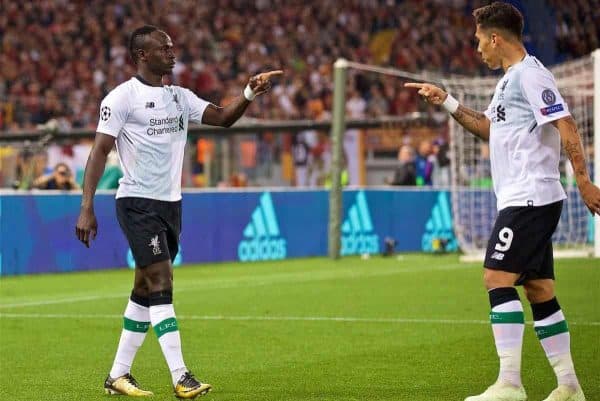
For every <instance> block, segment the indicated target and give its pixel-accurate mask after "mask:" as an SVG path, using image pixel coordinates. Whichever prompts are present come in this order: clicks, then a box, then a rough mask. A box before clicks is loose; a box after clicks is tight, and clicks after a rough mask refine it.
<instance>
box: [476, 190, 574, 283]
mask: <svg viewBox="0 0 600 401" xmlns="http://www.w3.org/2000/svg"><path fill="white" fill-rule="evenodd" d="M562 205H563V201H562V200H561V201H558V202H555V203H550V204H548V205H544V206H524V207H519V206H518V207H507V208H504V209H502V210H501V211H500V213H498V218H497V219H496V223H495V224H494V229H493V230H492V234H491V236H490V239H489V241H488V245H487V251H486V254H485V263H484V267H486V268H488V269H493V270H502V271H507V272H511V273H519V274H520V275H521V276H520V278H519V279H518V281H517V282H516V284H523V283H524V282H525V281H527V280H532V279H544V278H547V279H554V256H553V254H552V235H553V234H554V231H555V230H556V226H557V225H558V221H559V219H560V214H561V212H562Z"/></svg>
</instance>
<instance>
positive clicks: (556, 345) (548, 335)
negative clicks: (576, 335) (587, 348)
mask: <svg viewBox="0 0 600 401" xmlns="http://www.w3.org/2000/svg"><path fill="white" fill-rule="evenodd" d="M534 327H535V332H536V334H537V336H538V338H539V339H540V343H541V344H542V348H544V351H545V352H546V356H547V357H548V361H549V362H550V365H551V366H552V369H554V373H555V374H556V379H557V381H558V385H559V386H560V385H566V386H569V387H571V388H574V389H579V387H580V386H579V381H578V380H577V375H576V374H575V367H574V365H573V359H572V358H571V335H570V334H569V328H568V326H567V322H566V320H565V316H564V315H563V313H562V311H561V310H559V311H558V312H555V313H553V314H552V315H550V316H548V317H546V318H545V319H542V320H539V321H537V320H536V321H535V323H534Z"/></svg>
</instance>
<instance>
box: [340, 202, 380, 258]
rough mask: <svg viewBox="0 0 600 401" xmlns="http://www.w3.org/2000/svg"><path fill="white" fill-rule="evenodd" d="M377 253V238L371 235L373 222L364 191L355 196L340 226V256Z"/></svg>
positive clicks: (375, 235)
mask: <svg viewBox="0 0 600 401" xmlns="http://www.w3.org/2000/svg"><path fill="white" fill-rule="evenodd" d="M378 252H379V236H378V235H377V234H375V233H373V222H372V221H371V213H370V212H369V206H368V205H367V197H366V195H365V193H364V191H360V192H359V193H358V194H357V195H356V201H355V202H354V204H353V205H352V206H350V209H349V210H348V217H346V220H344V223H343V224H342V250H341V254H342V255H356V254H363V253H369V254H370V253H378Z"/></svg>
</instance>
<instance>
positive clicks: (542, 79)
mask: <svg viewBox="0 0 600 401" xmlns="http://www.w3.org/2000/svg"><path fill="white" fill-rule="evenodd" d="M485 115H486V116H487V117H488V118H489V119H490V122H491V123H490V161H491V164H492V180H493V182H494V192H495V193H496V198H497V200H498V210H502V209H504V208H506V207H509V206H543V205H547V204H549V203H553V202H557V201H559V200H561V199H565V198H566V194H565V191H564V189H563V187H562V185H561V183H560V174H559V171H558V165H559V160H560V135H559V132H558V130H557V129H556V128H555V127H554V126H553V125H552V124H548V123H549V122H551V121H554V120H558V119H560V118H563V117H565V116H569V115H570V113H569V108H568V107H567V104H566V103H565V101H564V100H563V98H562V96H561V95H560V93H559V92H558V89H557V88H556V82H555V81H554V77H553V76H552V73H551V72H550V71H548V70H547V69H546V68H545V67H544V66H543V65H542V63H540V62H539V60H537V59H536V58H535V57H533V56H530V55H527V56H525V58H524V59H523V61H521V62H519V63H517V64H515V65H513V66H511V67H510V68H509V69H508V71H506V74H504V76H503V77H502V79H501V80H500V81H499V82H498V85H496V91H495V93H494V97H493V98H492V102H491V103H490V105H489V107H488V109H487V110H486V111H485Z"/></svg>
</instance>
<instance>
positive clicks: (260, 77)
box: [248, 70, 283, 96]
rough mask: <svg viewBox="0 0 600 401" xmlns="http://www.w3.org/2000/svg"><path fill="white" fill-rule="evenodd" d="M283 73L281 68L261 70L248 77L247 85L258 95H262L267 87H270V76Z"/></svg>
mask: <svg viewBox="0 0 600 401" xmlns="http://www.w3.org/2000/svg"><path fill="white" fill-rule="evenodd" d="M278 75H283V71H282V70H275V71H269V72H263V73H260V74H257V75H255V76H253V77H252V78H250V81H249V82H248V85H250V89H252V91H253V92H254V93H255V94H256V95H257V96H258V95H262V94H263V93H265V92H266V91H268V90H269V89H271V77H274V76H278Z"/></svg>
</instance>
